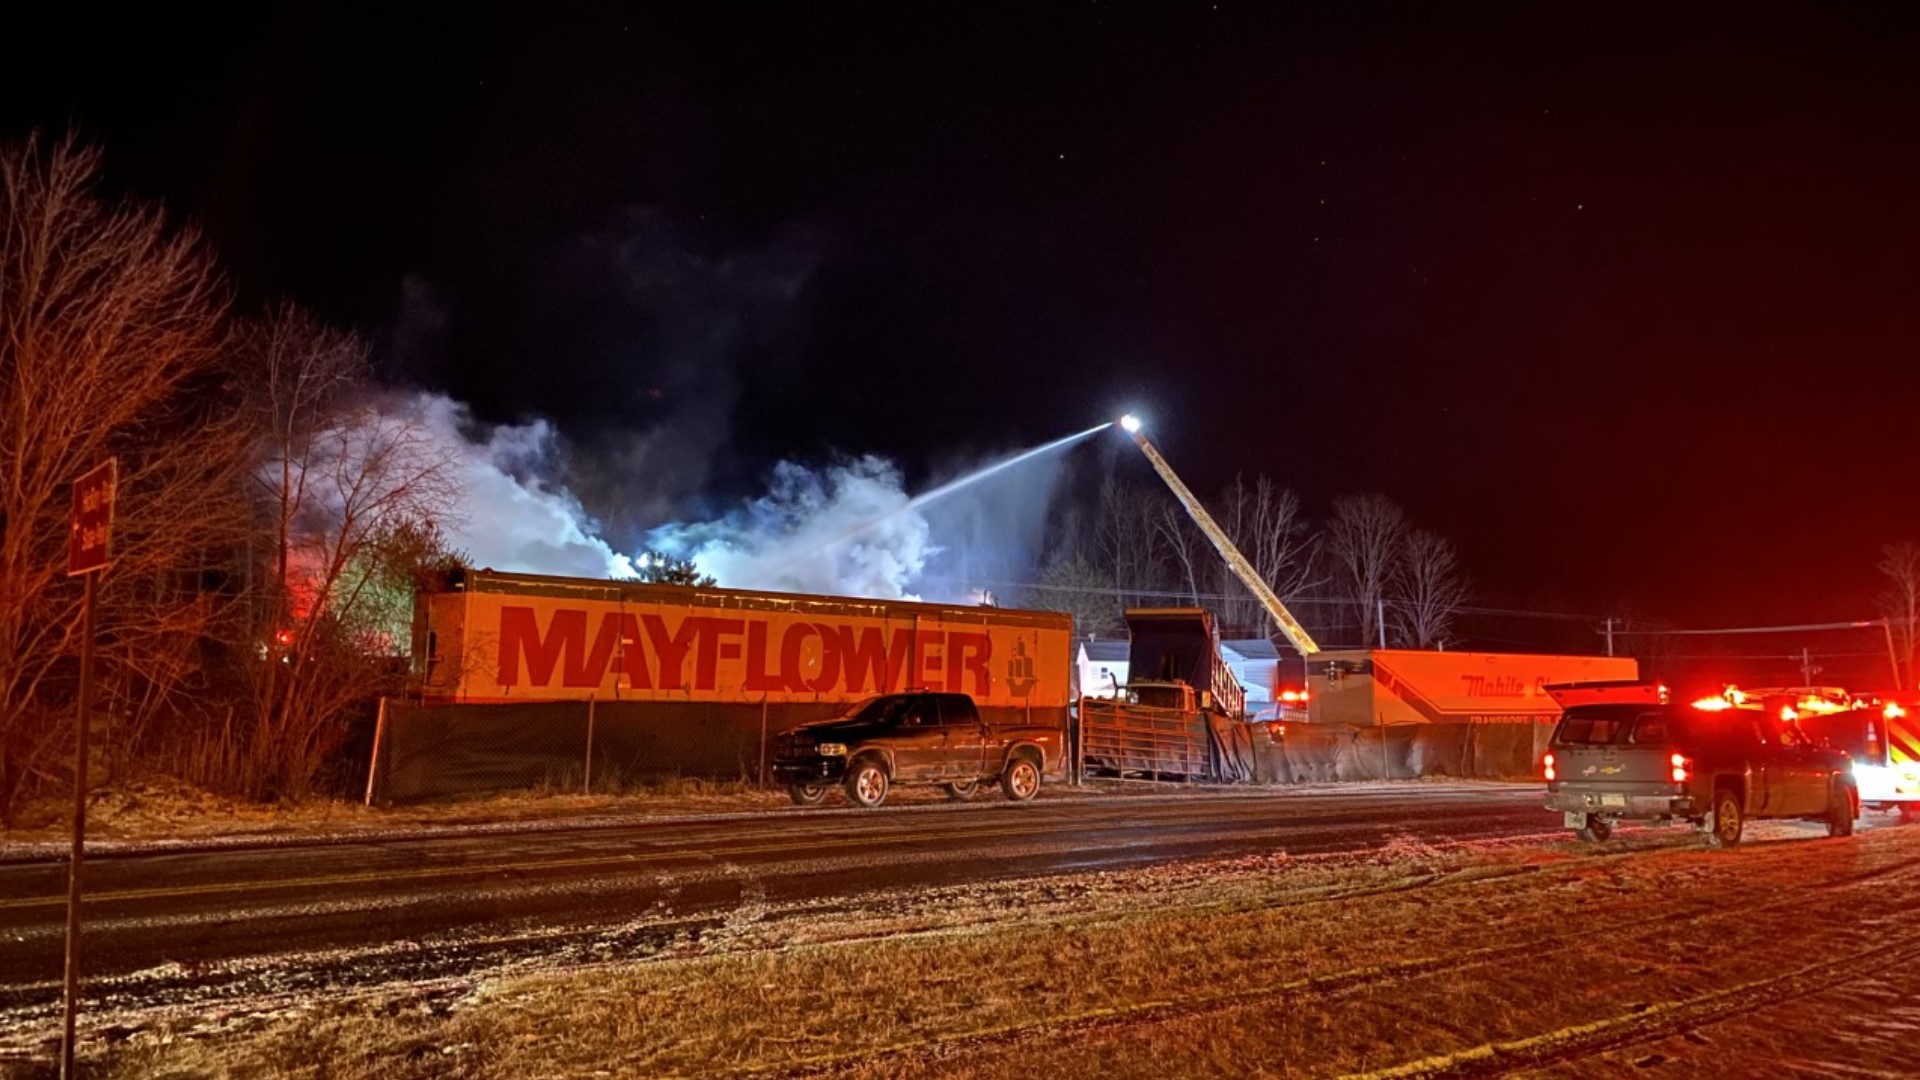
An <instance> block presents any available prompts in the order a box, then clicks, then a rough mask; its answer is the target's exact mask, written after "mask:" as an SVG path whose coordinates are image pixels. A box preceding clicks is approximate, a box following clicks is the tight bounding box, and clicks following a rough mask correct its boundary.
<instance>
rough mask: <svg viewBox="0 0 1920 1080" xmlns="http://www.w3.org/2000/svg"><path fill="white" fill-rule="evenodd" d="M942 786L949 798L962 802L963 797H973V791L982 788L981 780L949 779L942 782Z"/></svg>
mask: <svg viewBox="0 0 1920 1080" xmlns="http://www.w3.org/2000/svg"><path fill="white" fill-rule="evenodd" d="M940 787H941V788H942V789H943V790H945V791H946V793H947V798H949V799H952V800H953V801H954V802H960V801H961V800H963V799H967V798H970V797H972V795H973V793H974V792H975V791H978V790H979V789H980V781H978V780H949V781H948V782H946V783H944V784H941V785H940Z"/></svg>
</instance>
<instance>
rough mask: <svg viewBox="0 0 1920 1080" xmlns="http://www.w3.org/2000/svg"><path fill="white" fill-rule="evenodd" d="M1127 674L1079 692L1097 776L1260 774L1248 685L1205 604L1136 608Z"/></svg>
mask: <svg viewBox="0 0 1920 1080" xmlns="http://www.w3.org/2000/svg"><path fill="white" fill-rule="evenodd" d="M1126 618H1127V629H1128V631H1129V633H1130V636H1131V640H1130V642H1129V644H1128V653H1127V672H1128V674H1127V683H1126V685H1125V686H1123V687H1121V688H1120V692H1119V693H1118V694H1116V695H1114V696H1111V697H1106V696H1088V697H1083V698H1081V699H1080V744H1081V757H1082V760H1083V761H1084V762H1085V764H1086V768H1087V770H1088V772H1089V774H1090V775H1095V776H1113V777H1121V778H1133V779H1153V780H1213V781H1229V782H1231V781H1242V780H1251V779H1253V778H1254V760H1253V744H1252V734H1251V732H1250V730H1249V728H1248V726H1247V723H1246V708H1247V703H1246V692H1245V690H1243V689H1242V688H1241V686H1240V683H1239V680H1237V679H1236V678H1234V675H1233V669H1232V668H1230V667H1228V666H1227V663H1226V661H1225V660H1224V659H1222V657H1221V655H1220V638H1219V635H1218V633H1217V632H1216V631H1215V628H1214V623H1213V616H1212V615H1211V614H1210V613H1209V612H1208V611H1207V610H1206V609H1204V608H1132V609H1129V610H1128V611H1127V613H1126Z"/></svg>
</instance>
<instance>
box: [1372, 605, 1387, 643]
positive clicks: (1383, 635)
mask: <svg viewBox="0 0 1920 1080" xmlns="http://www.w3.org/2000/svg"><path fill="white" fill-rule="evenodd" d="M1373 611H1374V615H1373V621H1374V624H1375V625H1377V626H1378V627H1379V628H1380V647H1381V648H1383V649H1384V648H1386V647H1387V602H1386V601H1385V600H1375V601H1374V602H1373Z"/></svg>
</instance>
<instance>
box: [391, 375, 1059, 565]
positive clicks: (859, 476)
mask: <svg viewBox="0 0 1920 1080" xmlns="http://www.w3.org/2000/svg"><path fill="white" fill-rule="evenodd" d="M377 408H378V411H379V413H380V415H381V416H382V417H383V418H385V419H387V420H398V421H400V422H402V423H405V424H406V425H407V426H408V427H409V429H410V430H411V432H412V433H413V435H414V437H415V438H418V439H419V440H421V442H422V444H423V446H422V449H423V450H424V451H426V452H430V453H433V454H435V455H437V456H439V457H441V458H443V459H444V460H447V461H449V462H451V463H452V468H453V471H454V473H455V476H454V479H455V481H456V483H457V484H458V486H459V488H460V490H461V492H462V497H461V500H460V508H459V510H458V512H457V513H455V514H454V515H453V516H452V517H451V519H449V520H447V521H444V522H442V523H441V524H442V528H443V530H444V532H445V533H446V535H447V537H448V539H449V541H450V542H451V543H452V544H453V546H455V547H456V548H458V549H459V550H461V551H463V552H464V553H465V554H466V555H467V556H468V558H469V559H470V560H471V561H472V564H473V565H474V566H477V567H489V568H492V569H495V570H505V571H515V572H521V573H535V574H555V575H561V576H567V577H588V578H629V577H633V576H634V574H635V565H634V556H636V555H637V554H638V551H637V550H636V551H634V552H623V551H621V550H619V549H618V548H616V547H615V546H614V545H613V544H612V543H609V542H608V540H607V539H606V538H605V534H604V530H603V529H602V527H601V525H600V522H599V521H598V520H597V519H596V518H595V516H594V515H593V514H592V513H590V512H589V511H588V510H587V508H586V507H585V506H584V505H583V504H582V501H581V500H580V499H579V498H578V497H577V496H576V495H575V494H574V492H573V491H571V490H569V489H568V488H567V487H566V486H565V485H564V484H561V483H560V482H558V481H557V480H556V479H555V477H557V476H559V475H560V474H561V466H562V461H563V458H564V457H565V453H564V451H565V450H566V449H567V448H566V447H565V446H564V445H563V444H562V440H561V438H560V436H559V434H558V432H556V431H555V430H554V428H553V427H552V425H551V424H549V423H547V422H546V421H544V420H533V421H530V422H526V423H521V424H502V425H487V424H482V423H479V422H477V421H475V420H474V419H473V417H472V415H471V413H470V412H469V410H468V408H467V407H466V406H465V405H463V404H461V403H460V402H458V401H455V400H453V399H452V398H449V397H447V396H445V395H443V394H437V393H414V394H408V395H400V394H395V395H391V396H389V397H387V398H386V399H384V400H383V401H381V402H380V403H379V404H378V406H377ZM995 471H996V472H997V473H998V475H994V476H992V477H990V478H988V479H986V480H983V481H981V482H978V483H975V484H968V485H966V486H965V487H964V490H958V491H954V492H953V493H951V494H947V495H945V496H943V497H940V498H938V499H934V500H931V501H927V502H925V503H924V505H920V504H915V503H914V502H913V500H912V499H911V498H910V497H909V496H908V494H907V491H906V488H905V484H904V481H903V478H902V476H901V473H900V470H899V469H898V468H897V467H896V466H895V465H894V464H893V463H891V462H889V461H887V460H885V459H882V458H879V457H873V456H867V457H860V458H852V459H847V460H843V461H839V462H835V463H833V464H831V465H828V466H826V467H824V468H819V469H814V468H809V467H806V466H804V465H800V464H797V463H794V462H782V463H780V464H779V465H777V466H775V468H774V469H773V472H772V474H771V475H770V477H769V479H768V487H767V492H766V494H764V495H762V496H760V497H758V498H755V499H751V500H748V501H746V502H744V503H742V504H741V505H740V506H739V507H738V508H736V509H735V510H733V511H731V512H729V513H726V514H723V515H721V516H719V517H717V518H714V519H712V520H707V521H696V522H670V523H667V524H664V525H659V526H657V527H655V528H653V529H651V530H649V531H648V532H647V533H646V534H645V537H644V541H643V542H644V545H645V546H646V547H648V548H653V549H656V550H660V551H664V552H667V553H669V554H673V555H677V556H685V557H690V558H692V559H693V561H694V564H695V565H696V566H697V567H698V568H699V569H700V571H701V572H703V573H706V574H711V575H712V576H713V577H714V578H716V579H717V580H718V582H719V584H720V585H721V586H722V587H725V588H738V589H766V590H773V591H781V592H807V593H822V594H828V595H836V596H856V597H865V598H870V599H909V600H911V599H921V598H922V597H924V598H926V599H931V600H940V601H948V602H961V603H964V602H969V597H973V598H976V599H977V598H978V596H979V595H980V593H981V590H982V588H987V589H998V588H999V587H1000V586H1001V585H1002V584H1004V583H1005V582H1006V581H1009V580H1020V579H1022V578H1024V577H1025V576H1027V575H1028V574H1029V573H1030V572H1031V570H1032V567H1033V564H1034V561H1035V559H1036V557H1037V550H1036V547H1037V540H1038V536H1039V533H1040V531H1041V529H1042V528H1043V526H1044V523H1045V520H1046V514H1047V508H1048V505H1049V502H1050V500H1051V499H1052V498H1053V497H1054V494H1055V489H1056V486H1057V484H1058V482H1059V480H1060V479H1061V476H1062V474H1063V472H1064V462H1063V460H1062V458H1061V456H1060V455H1058V454H1047V455H1044V456H1042V457H1040V458H1036V459H1034V460H1033V461H1029V462H1023V463H1021V464H1019V465H1018V466H1017V467H1015V468H1011V469H1006V468H1005V467H1004V466H1003V467H1002V470H995Z"/></svg>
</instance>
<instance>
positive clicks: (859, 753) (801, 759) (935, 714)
mask: <svg viewBox="0 0 1920 1080" xmlns="http://www.w3.org/2000/svg"><path fill="white" fill-rule="evenodd" d="M1065 742H1066V733H1065V731H1064V730H1063V729H1061V728H1060V727H1058V726H1055V725H1050V724H1027V723H1014V724H1006V723H993V722H991V721H988V720H987V719H985V718H983V717H982V716H981V715H980V710H979V709H978V708H976V707H975V706H974V703H973V699H972V698H970V697H968V696H967V695H965V694H935V693H928V692H926V691H909V692H907V693H903V694H883V695H881V696H880V697H876V698H869V699H868V700H866V701H863V702H860V703H859V704H857V705H854V706H853V707H851V708H849V709H848V710H847V711H846V713H845V715H842V716H839V717H836V718H834V719H831V720H819V721H815V722H814V723H811V724H802V725H801V726H799V727H797V728H795V729H794V730H792V731H789V732H786V733H784V734H782V735H781V736H780V737H779V739H777V740H776V741H775V742H774V746H773V773H774V776H775V777H777V778H778V779H779V781H780V782H781V783H783V784H785V785H787V793H788V794H789V795H791V796H792V797H793V801H794V802H796V803H798V804H800V805H801V806H813V805H816V804H818V803H819V802H820V801H821V800H823V799H825V798H826V795H827V788H828V787H829V786H830V785H832V784H836V783H837V784H840V785H842V786H843V787H845V788H846V792H847V799H848V800H849V801H851V802H852V803H853V804H854V805H855V806H864V807H869V808H871V807H876V806H879V805H880V804H881V803H882V802H884V801H886V798H887V791H888V789H889V788H891V787H892V786H893V785H895V784H916V783H917V784H939V785H940V786H941V787H943V788H945V789H946V792H947V795H948V797H949V798H954V799H964V798H966V797H967V796H969V795H972V794H973V792H974V790H975V789H976V788H978V787H979V786H980V783H981V782H982V781H986V782H987V783H993V782H995V781H998V782H999V784H1000V790H1002V791H1004V792H1005V793H1006V795H1007V798H1009V799H1012V800H1014V801H1015V802H1026V801H1028V800H1029V799H1032V798H1033V797H1034V796H1035V795H1037V794H1039V792H1040V781H1041V778H1042V777H1044V776H1049V775H1057V774H1059V772H1060V770H1061V767H1062V764H1063V763H1064V761H1065V755H1064V754H1063V753H1062V750H1063V748H1064V746H1065Z"/></svg>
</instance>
